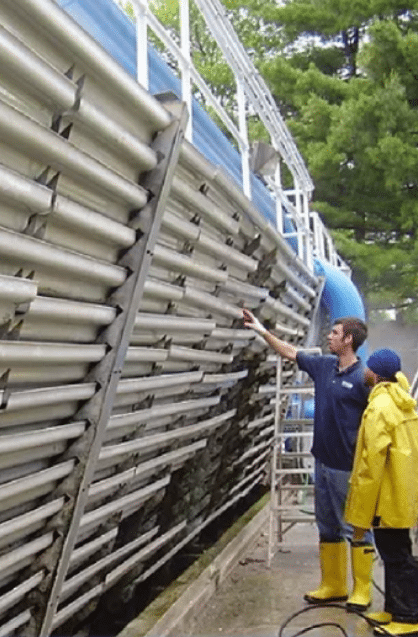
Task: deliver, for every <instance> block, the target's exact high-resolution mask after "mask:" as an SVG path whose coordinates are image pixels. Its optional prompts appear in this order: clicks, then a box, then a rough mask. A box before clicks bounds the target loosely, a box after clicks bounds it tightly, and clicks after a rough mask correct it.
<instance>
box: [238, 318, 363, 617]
mask: <svg viewBox="0 0 418 637" xmlns="http://www.w3.org/2000/svg"><path fill="white" fill-rule="evenodd" d="M243 318H244V325H245V326H246V327H249V328H251V329H253V330H254V331H256V332H258V333H259V334H260V335H261V336H262V337H263V338H264V340H265V341H266V342H267V343H268V344H269V345H270V347H272V348H273V349H274V351H275V352H277V354H279V355H280V356H282V357H283V358H287V359H289V360H293V361H296V363H297V365H298V367H299V369H301V370H303V371H305V372H307V373H308V374H309V376H310V377H311V378H312V380H313V381H314V386H315V413H314V428H313V444H312V454H313V456H314V458H315V518H316V523H317V526H318V532H319V557H320V565H321V576H322V579H321V584H320V586H319V587H318V588H317V589H316V590H314V591H310V592H309V593H306V595H305V600H306V601H307V602H309V603H312V604H319V603H326V602H330V601H342V600H347V597H348V594H347V544H346V541H345V540H348V541H349V543H350V546H351V566H352V575H353V582H354V586H353V591H352V593H351V595H350V597H349V599H348V601H347V610H360V611H362V610H365V609H366V608H367V607H368V606H369V605H370V601H371V582H372V579H371V575H372V566H373V556H374V549H373V544H372V534H371V532H370V531H368V532H367V533H366V534H365V535H364V536H363V538H362V540H361V542H355V541H354V540H353V528H352V527H351V526H350V525H348V524H347V523H346V522H345V520H344V508H345V500H346V496H347V491H348V484H349V478H350V472H351V469H352V465H353V459H354V451H355V445H356V438H357V431H358V428H359V425H360V420H361V416H362V414H363V411H364V409H365V407H366V405H367V398H368V393H369V389H368V388H367V386H366V384H365V378H364V368H363V365H362V363H361V361H360V359H359V358H358V357H357V355H356V351H357V349H358V348H359V347H360V345H362V344H363V343H364V341H365V340H366V337H367V326H366V324H365V323H364V322H363V321H362V320H361V319H358V318H355V317H345V318H341V319H338V320H337V321H336V322H335V323H334V325H333V327H332V329H331V331H330V333H329V334H328V339H327V340H328V347H329V350H330V352H331V355H326V356H318V355H312V354H306V353H304V352H303V351H298V350H297V348H296V347H294V346H293V345H291V344H290V343H286V342H285V341H281V340H280V339H278V338H277V337H276V336H274V335H273V334H272V333H271V332H269V331H268V330H267V329H266V328H265V327H264V326H263V325H262V324H261V323H260V321H259V320H258V319H257V318H256V317H255V316H254V315H253V314H252V313H251V312H250V311H249V310H243Z"/></svg>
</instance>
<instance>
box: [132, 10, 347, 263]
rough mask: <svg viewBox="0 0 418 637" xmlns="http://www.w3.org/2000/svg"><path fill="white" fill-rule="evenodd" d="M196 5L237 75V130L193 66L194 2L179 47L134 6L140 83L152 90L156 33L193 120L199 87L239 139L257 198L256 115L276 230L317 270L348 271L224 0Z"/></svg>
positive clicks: (247, 186) (246, 188)
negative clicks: (288, 179)
mask: <svg viewBox="0 0 418 637" xmlns="http://www.w3.org/2000/svg"><path fill="white" fill-rule="evenodd" d="M196 5H197V7H198V8H199V10H200V12H201V14H202V16H203V17H204V19H205V21H206V24H207V26H208V29H209V30H210V32H211V34H212V35H213V37H214V39H215V41H216V42H217V43H218V45H219V47H220V49H221V51H222V52H223V54H224V57H225V60H226V61H227V63H228V65H229V66H230V68H231V70H232V71H233V74H234V77H235V82H236V86H237V97H236V103H237V113H238V117H237V119H238V127H237V126H236V125H235V123H234V122H233V121H232V119H231V117H230V116H229V114H228V113H227V112H226V111H225V109H224V108H223V107H222V106H221V104H220V102H219V100H217V99H216V98H215V97H214V96H213V94H212V93H211V90H210V89H209V87H208V86H207V85H206V83H205V81H204V80H203V78H202V77H201V76H200V75H199V74H198V72H197V71H196V69H195V68H194V66H193V63H192V60H191V52H190V25H189V1H188V0H182V2H181V3H179V6H180V16H179V17H180V28H181V32H180V36H181V42H180V46H178V45H177V44H176V43H175V42H174V41H173V39H172V38H171V36H170V34H169V33H168V32H167V31H166V29H165V28H164V27H163V26H162V25H161V23H160V22H159V21H158V20H157V18H156V17H155V15H154V14H153V13H152V11H151V9H150V7H149V4H148V0H132V6H133V8H134V11H135V16H136V28H137V40H138V42H141V45H140V46H139V47H138V61H137V69H138V81H139V82H140V83H143V85H144V86H148V82H149V79H148V76H147V68H148V65H147V56H148V49H147V46H146V45H145V43H146V33H147V29H148V27H149V28H151V29H152V30H153V31H154V32H155V33H156V34H157V35H158V37H159V38H160V40H161V41H162V42H163V43H164V45H165V46H166V47H167V50H169V51H170V53H171V54H172V55H173V56H174V58H175V59H176V60H177V61H178V65H179V71H180V76H181V87H182V99H183V100H184V101H185V102H186V104H187V106H188V110H189V112H190V113H191V114H192V112H193V108H192V101H193V96H192V84H194V85H195V86H197V87H198V89H199V91H200V93H201V94H202V95H203V96H204V99H205V100H206V102H207V103H208V104H210V106H211V107H212V108H213V109H214V110H215V112H216V113H217V115H218V116H219V117H220V119H221V120H222V122H223V123H224V125H225V126H226V128H227V129H228V131H229V132H230V133H231V135H232V136H233V137H234V139H235V141H236V143H237V145H238V147H239V149H240V154H241V164H242V189H243V192H244V194H245V195H246V196H247V197H248V198H249V199H251V198H252V186H251V183H252V178H251V168H250V167H251V153H252V150H251V147H250V143H249V139H248V129H247V118H248V114H249V112H250V110H251V113H255V114H256V115H258V116H259V118H260V120H261V121H262V122H263V123H264V125H265V128H266V130H267V132H268V133H269V135H270V139H271V142H270V143H271V147H272V149H273V153H274V156H275V165H276V168H275V170H273V175H264V176H263V177H264V180H265V181H266V183H267V184H268V186H269V188H270V191H271V193H272V196H273V197H274V199H275V200H276V204H277V205H276V217H277V221H276V223H277V228H278V230H279V232H280V233H281V234H282V235H283V236H286V237H287V238H291V237H295V238H296V239H297V245H298V255H299V257H300V258H301V259H302V260H303V261H304V262H305V263H306V264H307V265H308V267H309V268H310V270H311V271H312V270H313V267H314V265H313V259H314V258H315V257H320V258H322V257H323V255H324V252H325V251H326V252H327V254H328V257H327V260H329V261H330V262H332V263H333V264H336V265H337V266H338V267H341V268H342V269H344V270H346V271H348V270H349V269H348V267H347V266H346V264H345V263H344V262H343V261H342V260H341V257H339V255H338V254H337V252H336V251H335V248H334V246H333V243H332V240H330V237H329V233H328V232H327V230H326V228H325V226H324V225H323V223H322V221H321V220H320V218H319V216H318V214H317V213H310V211H309V202H310V200H311V197H312V192H313V190H314V185H313V182H312V179H311V177H310V175H309V173H308V170H307V168H306V166H305V163H304V161H303V158H302V157H301V155H300V153H299V151H298V149H297V146H296V144H295V142H294V140H293V138H292V136H291V134H290V132H289V130H288V129H287V127H286V124H285V122H284V120H283V118H282V117H281V115H280V113H279V111H278V109H277V106H276V104H275V101H274V98H273V96H272V95H271V93H270V90H269V88H268V87H267V85H266V83H265V82H264V80H263V79H262V78H261V76H260V74H259V73H258V71H257V69H256V68H255V67H254V65H253V63H252V61H251V59H250V57H249V55H248V54H247V52H246V51H245V49H244V47H243V46H242V44H241V43H240V41H239V39H238V37H237V35H236V33H235V32H234V30H233V28H232V26H231V24H230V21H229V19H228V16H227V14H226V11H225V8H224V6H223V5H222V3H221V2H220V0H196ZM186 138H187V139H188V140H189V141H190V142H192V141H193V115H191V117H190V119H189V124H188V129H187V132H186ZM282 162H283V164H285V165H286V166H287V168H288V169H289V171H290V173H291V175H292V177H293V182H294V186H293V189H290V190H285V189H283V186H282V182H281V170H280V165H281V163H282ZM285 214H286V219H290V220H291V223H292V224H293V226H294V229H293V230H292V229H287V228H286V227H285V226H286V223H285V218H284V217H285Z"/></svg>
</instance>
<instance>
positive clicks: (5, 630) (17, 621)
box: [0, 610, 31, 637]
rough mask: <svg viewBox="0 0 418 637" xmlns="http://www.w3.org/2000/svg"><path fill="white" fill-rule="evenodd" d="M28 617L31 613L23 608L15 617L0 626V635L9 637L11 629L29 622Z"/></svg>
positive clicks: (16, 628) (0, 636) (13, 629)
mask: <svg viewBox="0 0 418 637" xmlns="http://www.w3.org/2000/svg"><path fill="white" fill-rule="evenodd" d="M30 618H31V613H30V611H29V610H24V611H23V612H22V613H19V614H18V615H16V617H14V618H13V619H11V620H10V621H8V622H6V623H5V624H3V625H1V626H0V637H10V635H11V634H12V633H13V631H15V630H18V629H19V628H21V627H22V626H24V625H25V624H27V623H29V620H30Z"/></svg>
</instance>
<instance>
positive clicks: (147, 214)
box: [27, 102, 187, 637]
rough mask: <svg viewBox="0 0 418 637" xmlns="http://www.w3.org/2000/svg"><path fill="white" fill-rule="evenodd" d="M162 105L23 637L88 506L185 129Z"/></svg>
mask: <svg viewBox="0 0 418 637" xmlns="http://www.w3.org/2000/svg"><path fill="white" fill-rule="evenodd" d="M165 106H166V108H168V109H169V110H171V112H172V114H173V119H172V122H171V124H170V125H169V126H168V127H167V128H166V129H165V130H164V131H162V132H161V133H159V135H158V136H157V137H156V139H155V142H154V144H153V149H154V151H156V152H157V154H158V156H160V157H162V158H163V159H162V160H161V161H160V163H159V164H158V165H157V167H156V168H155V169H154V170H152V171H150V172H149V173H146V174H145V175H144V179H142V180H141V186H143V187H144V188H145V189H147V190H148V192H149V193H150V200H149V202H148V204H146V206H145V207H144V208H143V209H142V210H140V211H139V212H138V213H137V220H138V222H137V224H136V225H137V226H138V228H137V229H138V237H139V238H138V241H137V242H136V243H135V245H134V246H133V247H132V248H131V249H130V250H129V252H128V253H127V254H126V255H124V257H123V259H122V260H121V262H120V263H121V264H122V265H124V266H125V267H127V269H128V272H129V273H130V274H129V276H128V277H127V279H126V281H125V283H124V284H123V285H122V286H121V287H120V288H119V289H118V290H116V292H115V293H114V294H112V296H111V298H110V299H109V301H110V303H112V305H114V306H116V307H117V308H118V313H117V315H116V318H115V320H114V322H113V323H112V324H111V325H110V326H109V327H108V328H107V329H106V330H105V331H104V332H103V333H102V334H101V336H100V342H102V343H103V342H104V343H106V345H107V346H108V352H107V354H106V356H105V357H104V359H103V360H102V361H101V362H100V363H99V364H98V365H97V366H96V367H95V368H94V369H93V370H92V372H91V373H90V374H89V378H88V380H89V381H90V382H91V381H95V382H96V383H97V392H96V394H95V395H94V396H93V397H92V398H91V399H90V400H89V401H88V402H87V403H86V404H85V405H84V406H83V407H82V408H81V410H80V411H79V412H78V413H77V414H76V416H77V418H82V419H85V420H86V421H87V423H88V427H87V431H86V434H85V439H84V440H79V441H78V442H77V448H78V449H80V448H81V449H82V452H81V453H80V456H79V461H80V462H79V463H78V465H77V468H76V471H75V475H74V476H73V484H72V489H71V493H69V496H70V499H69V506H68V507H66V510H65V514H64V515H65V518H64V519H62V520H61V527H60V532H59V535H58V537H57V539H56V541H55V543H54V546H53V550H52V551H50V552H49V562H48V564H47V566H48V569H49V571H50V576H49V577H48V578H47V580H45V581H44V582H43V586H42V593H41V600H42V603H41V605H40V610H39V612H38V614H37V616H36V617H35V618H33V622H32V623H31V625H30V627H29V631H28V632H27V634H28V636H29V635H36V636H39V637H48V636H49V635H50V634H51V629H52V627H53V620H54V615H55V613H56V610H57V607H58V604H59V601H60V591H61V590H62V586H63V583H64V581H65V577H66V574H67V571H68V566H69V562H70V558H71V554H72V551H73V548H74V545H75V542H76V539H77V535H78V530H79V527H80V521H81V518H82V515H83V512H84V509H85V506H86V503H87V498H88V489H89V486H90V484H91V482H92V479H93V476H94V472H95V469H96V464H97V460H98V457H99V453H100V449H101V447H102V444H103V440H104V436H105V431H106V426H107V423H108V420H109V417H110V415H111V412H112V408H113V404H114V400H115V396H116V390H117V386H118V383H119V380H120V376H121V372H122V368H123V364H124V361H125V357H126V352H127V349H128V346H129V341H130V336H131V333H132V329H133V325H134V321H135V316H136V313H137V311H138V307H139V304H140V301H141V298H142V296H143V291H144V285H145V280H146V278H147V275H148V270H149V267H150V264H151V260H152V256H153V251H154V247H155V244H156V241H157V238H158V234H159V231H160V225H161V220H162V216H163V213H164V210H165V207H166V202H167V198H168V195H169V192H170V189H171V184H172V180H173V176H174V171H175V168H176V165H177V162H178V158H179V154H180V148H181V143H182V140H183V137H184V131H185V127H186V124H187V110H186V107H185V105H184V104H181V103H179V102H176V103H170V104H166V105H165Z"/></svg>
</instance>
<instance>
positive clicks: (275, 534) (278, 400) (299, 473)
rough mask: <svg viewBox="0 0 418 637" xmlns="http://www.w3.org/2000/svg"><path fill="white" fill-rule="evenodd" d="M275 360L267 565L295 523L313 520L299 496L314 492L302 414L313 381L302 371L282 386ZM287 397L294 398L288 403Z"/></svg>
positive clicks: (308, 422)
mask: <svg viewBox="0 0 418 637" xmlns="http://www.w3.org/2000/svg"><path fill="white" fill-rule="evenodd" d="M299 351H303V352H306V353H311V354H314V353H317V354H321V353H322V351H321V348H319V347H310V348H302V349H300V350H299ZM275 359H276V361H275V364H276V396H275V415H274V438H273V444H272V451H271V479H270V514H269V543H268V566H269V567H270V566H271V563H272V560H273V557H274V555H275V554H276V552H277V551H278V550H279V549H280V547H281V546H283V545H284V543H285V542H284V536H285V534H286V533H287V532H288V531H289V530H290V529H292V528H293V527H294V526H295V525H296V524H299V523H305V524H306V523H312V522H314V519H315V518H314V511H313V510H312V512H310V511H309V512H307V511H306V510H305V511H303V510H302V509H301V502H300V499H301V497H302V498H305V497H306V495H307V494H309V493H313V483H312V481H311V480H310V475H311V474H312V473H313V470H314V460H313V456H312V454H311V452H310V451H309V450H308V446H310V439H311V438H312V435H313V418H306V417H304V415H303V414H304V412H305V409H304V408H305V404H306V398H307V397H311V398H313V397H314V394H315V391H314V384H313V382H312V380H311V379H310V378H309V377H307V374H306V373H305V372H299V373H298V378H297V384H295V385H292V386H285V385H284V383H283V369H282V358H281V357H280V356H277V357H275ZM306 378H307V380H306ZM290 397H294V398H296V399H297V400H296V402H295V403H293V404H292V403H291V404H290V405H289V398H290ZM289 412H290V417H288V416H289ZM286 439H292V440H293V441H294V442H295V443H296V449H295V450H293V449H292V450H290V451H288V450H286V449H285V441H286ZM295 461H296V463H295ZM302 464H303V466H301V465H302ZM289 465H290V466H289Z"/></svg>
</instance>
